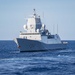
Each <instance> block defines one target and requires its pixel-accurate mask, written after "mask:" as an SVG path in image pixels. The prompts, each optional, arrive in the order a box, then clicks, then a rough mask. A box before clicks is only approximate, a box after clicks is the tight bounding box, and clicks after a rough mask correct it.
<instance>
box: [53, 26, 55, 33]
mask: <svg viewBox="0 0 75 75" xmlns="http://www.w3.org/2000/svg"><path fill="white" fill-rule="evenodd" d="M54 33H55V25H53V34H54Z"/></svg>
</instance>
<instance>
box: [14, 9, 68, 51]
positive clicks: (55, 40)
mask: <svg viewBox="0 0 75 75" xmlns="http://www.w3.org/2000/svg"><path fill="white" fill-rule="evenodd" d="M14 41H15V42H16V44H17V46H18V48H19V50H20V52H29V51H30V52H31V51H47V50H58V49H66V45H67V44H66V43H64V42H62V41H61V39H60V37H59V35H58V34H51V33H50V32H49V30H48V29H46V25H45V24H42V22H41V18H40V16H39V15H38V14H36V11H35V9H34V12H33V15H32V16H31V17H29V18H28V19H27V23H26V25H24V31H21V32H20V35H19V37H18V38H15V40H14Z"/></svg>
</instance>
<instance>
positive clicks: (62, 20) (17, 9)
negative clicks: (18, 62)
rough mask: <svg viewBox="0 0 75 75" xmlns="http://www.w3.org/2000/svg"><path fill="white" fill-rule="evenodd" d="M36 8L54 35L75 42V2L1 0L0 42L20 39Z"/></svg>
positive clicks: (66, 0)
mask: <svg viewBox="0 0 75 75" xmlns="http://www.w3.org/2000/svg"><path fill="white" fill-rule="evenodd" d="M34 8H35V9H36V13H37V14H38V15H40V16H41V20H42V23H44V24H45V25H46V28H47V29H48V30H49V31H50V32H51V33H52V34H57V26H58V34H59V36H60V38H61V39H62V40H75V0H0V40H13V39H14V38H17V37H19V32H20V31H24V29H23V25H24V24H26V19H27V18H28V17H29V15H32V14H33V9H34Z"/></svg>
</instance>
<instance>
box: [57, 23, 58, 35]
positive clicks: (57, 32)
mask: <svg viewBox="0 0 75 75" xmlns="http://www.w3.org/2000/svg"><path fill="white" fill-rule="evenodd" d="M57 34H58V24H57Z"/></svg>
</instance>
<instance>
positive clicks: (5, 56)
mask: <svg viewBox="0 0 75 75" xmlns="http://www.w3.org/2000/svg"><path fill="white" fill-rule="evenodd" d="M68 42H69V43H68V45H67V49H66V50H53V51H46V52H23V53H20V52H19V49H18V48H17V46H16V44H15V43H14V41H0V75H75V40H69V41H68Z"/></svg>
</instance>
